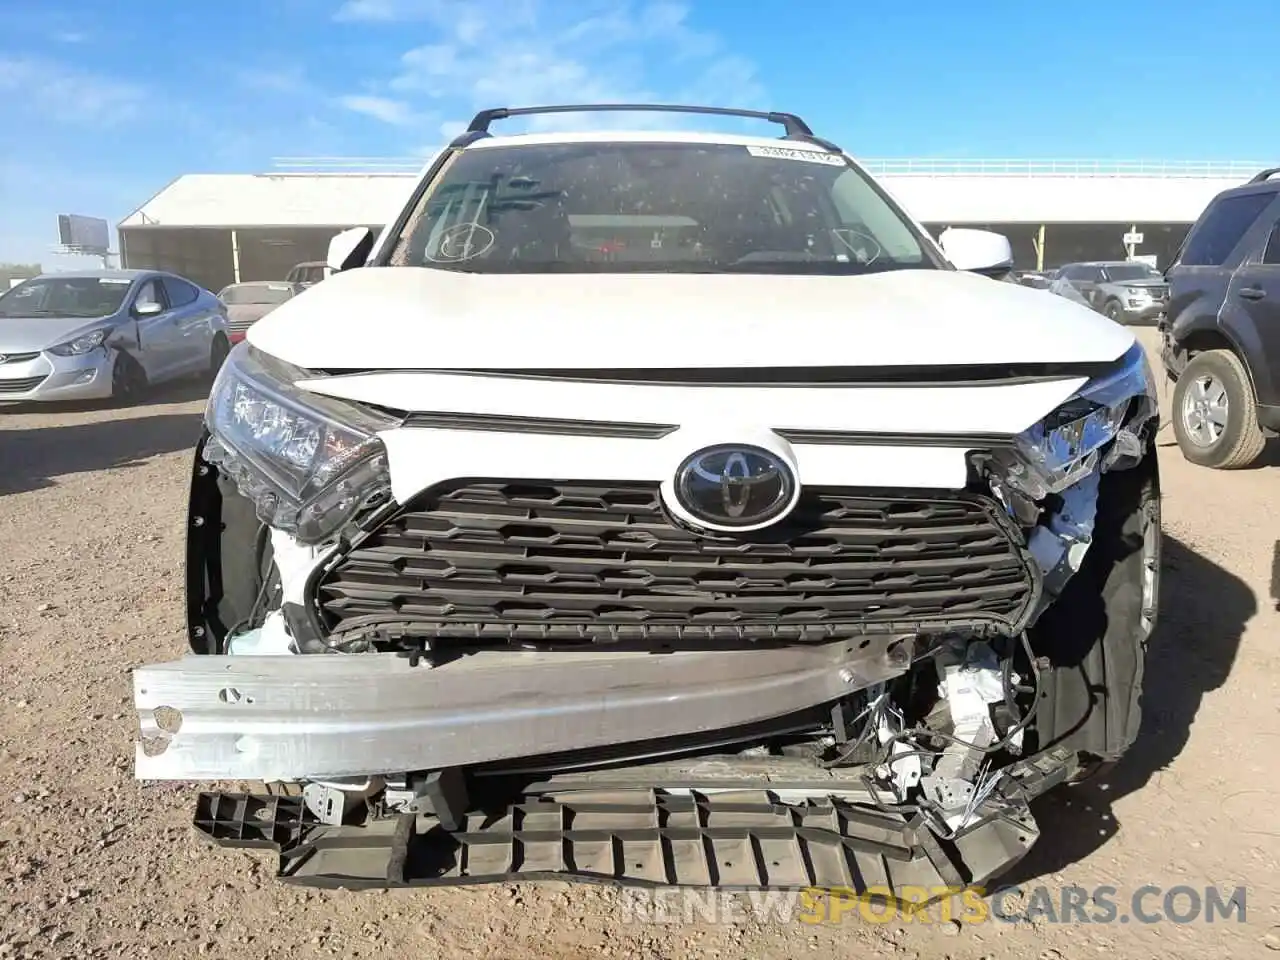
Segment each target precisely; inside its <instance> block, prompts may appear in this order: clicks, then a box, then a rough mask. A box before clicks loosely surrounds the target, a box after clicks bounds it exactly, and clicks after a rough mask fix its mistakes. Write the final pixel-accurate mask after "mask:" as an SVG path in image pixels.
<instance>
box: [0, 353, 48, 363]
mask: <svg viewBox="0 0 1280 960" xmlns="http://www.w3.org/2000/svg"><path fill="white" fill-rule="evenodd" d="M38 356H40V354H39V352H36V353H4V352H3V351H0V363H27V362H29V361H31V360H34V359H35V358H36V357H38Z"/></svg>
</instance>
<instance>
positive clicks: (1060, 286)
mask: <svg viewBox="0 0 1280 960" xmlns="http://www.w3.org/2000/svg"><path fill="white" fill-rule="evenodd" d="M1047 289H1048V291H1049V292H1050V293H1053V294H1057V295H1058V296H1059V297H1063V298H1064V299H1067V300H1070V301H1071V302H1072V303H1078V304H1080V305H1081V306H1085V307H1092V306H1093V304H1091V303H1090V302H1089V301H1088V300H1087V299H1086V298H1085V295H1084V294H1083V293H1081V292H1080V291H1079V290H1077V289H1076V288H1075V287H1074V286H1073V285H1072V284H1071V282H1070V281H1069V280H1067V278H1066V277H1064V276H1062V275H1061V273H1055V274H1054V275H1053V277H1052V278H1051V279H1050V281H1049V286H1048V288H1047Z"/></svg>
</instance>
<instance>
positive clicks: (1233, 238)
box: [1179, 193, 1275, 267]
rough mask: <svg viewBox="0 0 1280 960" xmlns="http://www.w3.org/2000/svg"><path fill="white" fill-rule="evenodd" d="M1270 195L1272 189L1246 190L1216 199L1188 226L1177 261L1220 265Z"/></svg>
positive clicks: (1184, 263) (1269, 200)
mask: <svg viewBox="0 0 1280 960" xmlns="http://www.w3.org/2000/svg"><path fill="white" fill-rule="evenodd" d="M1274 198H1275V194H1274V193H1246V194H1244V195H1243V196H1238V197H1227V198H1225V199H1223V200H1219V201H1218V202H1217V203H1216V204H1214V205H1213V206H1212V207H1211V208H1210V209H1209V210H1208V211H1207V212H1206V213H1205V214H1204V215H1203V216H1202V217H1201V218H1200V222H1199V223H1198V224H1196V226H1195V227H1194V228H1192V231H1191V236H1189V237H1188V238H1187V245H1186V247H1185V248H1184V249H1183V251H1182V259H1181V260H1180V261H1179V262H1180V263H1181V264H1182V265H1183V266H1186V267H1220V266H1222V265H1223V264H1224V263H1226V262H1227V257H1229V256H1231V251H1233V250H1234V249H1235V248H1236V244H1238V243H1239V242H1240V238H1241V237H1243V236H1244V235H1245V233H1246V232H1247V231H1248V229H1249V228H1250V227H1251V226H1253V223H1254V221H1255V220H1257V219H1258V216H1259V214H1261V213H1262V211H1263V210H1265V209H1266V208H1267V207H1269V206H1270V205H1271V201H1272V200H1273V199H1274Z"/></svg>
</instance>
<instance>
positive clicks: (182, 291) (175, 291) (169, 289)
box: [164, 277, 200, 307]
mask: <svg viewBox="0 0 1280 960" xmlns="http://www.w3.org/2000/svg"><path fill="white" fill-rule="evenodd" d="M164 290H165V293H167V294H168V295H169V306H171V307H185V306H187V305H188V304H191V303H195V302H196V297H198V296H199V295H200V293H199V291H198V290H196V288H195V287H193V286H192V285H191V284H189V283H187V282H186V281H185V280H179V279H178V278H177V277H165V278H164Z"/></svg>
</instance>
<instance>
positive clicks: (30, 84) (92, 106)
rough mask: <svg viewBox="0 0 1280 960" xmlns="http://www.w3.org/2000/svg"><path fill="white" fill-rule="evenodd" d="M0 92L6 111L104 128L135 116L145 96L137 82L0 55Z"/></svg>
mask: <svg viewBox="0 0 1280 960" xmlns="http://www.w3.org/2000/svg"><path fill="white" fill-rule="evenodd" d="M0 94H3V95H4V99H5V101H6V107H7V111H6V112H8V111H14V112H16V111H18V110H22V111H24V112H26V113H29V114H30V115H32V116H34V117H37V118H39V119H40V120H42V121H48V120H49V119H53V120H58V121H61V122H64V123H76V124H88V125H93V126H104V127H105V126H115V125H117V124H120V123H124V122H126V121H129V120H132V119H134V118H135V117H137V116H138V115H139V114H140V113H141V110H142V106H143V104H144V103H145V102H146V100H147V91H146V90H145V89H144V88H143V87H141V86H139V85H138V84H134V83H129V82H127V81H123V80H117V79H115V78H113V77H107V76H102V75H100V74H95V73H90V72H88V71H85V70H80V69H78V68H75V67H70V66H67V65H66V64H62V63H58V62H56V61H53V60H46V59H42V58H37V57H6V56H0Z"/></svg>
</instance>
